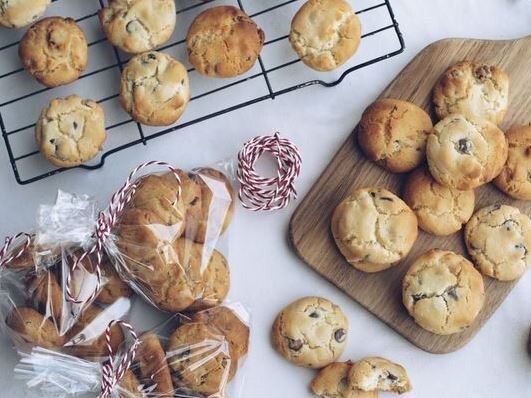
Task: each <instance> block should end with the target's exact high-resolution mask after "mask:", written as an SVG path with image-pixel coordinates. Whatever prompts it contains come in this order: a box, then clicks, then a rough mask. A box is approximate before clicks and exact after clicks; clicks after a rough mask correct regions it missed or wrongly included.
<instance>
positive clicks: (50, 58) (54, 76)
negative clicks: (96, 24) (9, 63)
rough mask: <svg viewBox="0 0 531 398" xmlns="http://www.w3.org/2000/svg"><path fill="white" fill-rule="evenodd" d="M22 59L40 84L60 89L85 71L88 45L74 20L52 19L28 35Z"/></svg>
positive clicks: (46, 19) (21, 42)
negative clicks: (59, 87)
mask: <svg viewBox="0 0 531 398" xmlns="http://www.w3.org/2000/svg"><path fill="white" fill-rule="evenodd" d="M19 56H20V60H21V62H22V65H23V66H24V68H25V69H26V70H27V71H28V73H30V74H31V75H32V76H34V77H35V78H36V79H37V80H38V81H39V82H41V83H42V84H44V85H45V86H48V87H57V86H61V85H64V84H68V83H71V82H73V81H74V80H77V79H78V78H79V76H80V75H81V73H82V72H83V71H84V70H85V68H86V66H87V60H88V45H87V40H86V39H85V34H84V33H83V31H82V30H81V28H80V27H79V26H78V25H77V24H76V21H74V20H73V19H72V18H61V17H49V18H44V19H42V20H40V21H39V22H37V23H35V24H34V25H32V26H31V27H30V28H29V29H28V31H27V32H26V33H25V34H24V36H23V37H22V40H21V41H20V44H19Z"/></svg>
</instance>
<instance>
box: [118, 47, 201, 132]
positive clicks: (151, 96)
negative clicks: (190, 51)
mask: <svg viewBox="0 0 531 398" xmlns="http://www.w3.org/2000/svg"><path fill="white" fill-rule="evenodd" d="M189 100H190V83H189V81H188V72H187V71H186V68H185V67H184V66H183V64H181V63H180V62H179V61H177V60H175V59H173V58H172V57H170V56H169V55H167V54H164V53H161V52H157V51H150V52H147V53H143V54H139V55H136V56H134V57H133V58H131V60H130V61H129V62H128V63H127V65H126V66H125V68H124V70H123V72H122V79H121V83H120V102H121V104H122V106H123V108H124V109H125V111H126V112H127V113H129V114H130V115H131V117H132V118H133V119H134V120H136V121H137V122H139V123H142V124H147V125H150V126H168V125H170V124H173V123H175V122H176V121H177V120H178V119H179V118H180V117H181V115H182V114H183V112H184V110H185V108H186V105H187V104H188V101H189Z"/></svg>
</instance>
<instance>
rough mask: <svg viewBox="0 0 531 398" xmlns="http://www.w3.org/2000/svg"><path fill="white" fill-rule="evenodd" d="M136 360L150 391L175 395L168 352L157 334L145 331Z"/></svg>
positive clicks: (142, 378) (167, 395)
mask: <svg viewBox="0 0 531 398" xmlns="http://www.w3.org/2000/svg"><path fill="white" fill-rule="evenodd" d="M136 362H137V364H138V368H139V374H140V378H141V380H142V381H143V383H144V385H146V386H148V389H149V391H151V392H152V393H154V394H160V395H157V397H158V396H160V397H161V398H164V397H173V383H172V380H171V374H170V368H169V367H168V362H167V360H166V353H165V352H164V349H163V348H162V345H161V343H160V340H159V338H158V337H157V335H156V334H154V333H144V334H143V335H141V336H140V345H139V346H138V349H137V352H136Z"/></svg>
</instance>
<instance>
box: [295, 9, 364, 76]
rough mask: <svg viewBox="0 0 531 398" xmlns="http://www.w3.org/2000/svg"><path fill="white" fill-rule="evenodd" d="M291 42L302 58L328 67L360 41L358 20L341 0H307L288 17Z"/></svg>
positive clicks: (340, 62) (346, 56) (349, 54)
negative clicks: (290, 17)
mask: <svg viewBox="0 0 531 398" xmlns="http://www.w3.org/2000/svg"><path fill="white" fill-rule="evenodd" d="M289 41H290V43H291V46H292V47H293V49H294V50H295V52H296V53H297V55H298V56H299V57H300V59H301V60H302V62H304V63H305V64H306V65H308V66H309V67H310V68H312V69H315V70H318V71H323V72H324V71H330V70H333V69H336V68H338V67H339V66H341V65H343V64H344V63H345V62H347V61H348V60H349V59H350V58H351V57H352V56H353V55H354V53H355V52H356V50H357V49H358V47H359V45H360V42H361V24H360V20H359V18H358V17H357V15H356V13H355V12H354V10H353V9H352V7H351V6H350V4H349V3H348V2H347V1H345V0H309V1H307V2H306V3H304V4H303V6H302V7H301V8H300V9H299V11H297V13H296V14H295V16H294V17H293V20H292V21H291V31H290V34H289Z"/></svg>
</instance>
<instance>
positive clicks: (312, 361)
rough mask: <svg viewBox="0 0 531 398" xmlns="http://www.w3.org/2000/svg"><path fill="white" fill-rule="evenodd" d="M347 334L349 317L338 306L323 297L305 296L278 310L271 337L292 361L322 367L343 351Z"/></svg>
mask: <svg viewBox="0 0 531 398" xmlns="http://www.w3.org/2000/svg"><path fill="white" fill-rule="evenodd" d="M347 334H348V321H347V318H346V317H345V314H343V311H341V308H339V306H337V305H335V304H333V303H331V302H330V301H328V300H326V299H324V298H320V297H304V298H302V299H299V300H297V301H295V302H293V303H291V304H290V305H288V306H287V307H286V308H284V309H283V310H282V311H281V312H280V313H279V314H278V316H277V318H276V320H275V322H274V324H273V329H272V333H271V339H272V342H273V346H274V347H275V349H276V350H277V351H278V352H279V353H280V354H281V355H282V356H283V357H284V358H286V359H287V360H288V361H290V362H291V363H293V364H295V365H298V366H304V367H308V368H314V369H320V368H322V367H324V366H327V365H329V364H331V363H332V362H334V361H336V360H337V358H339V356H340V355H341V354H342V353H343V351H344V350H345V347H346V343H347Z"/></svg>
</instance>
